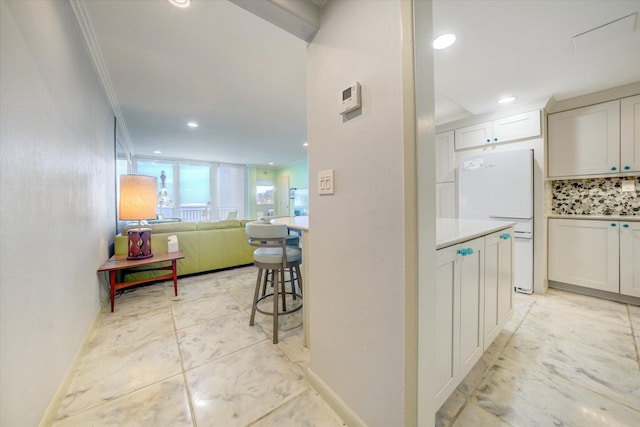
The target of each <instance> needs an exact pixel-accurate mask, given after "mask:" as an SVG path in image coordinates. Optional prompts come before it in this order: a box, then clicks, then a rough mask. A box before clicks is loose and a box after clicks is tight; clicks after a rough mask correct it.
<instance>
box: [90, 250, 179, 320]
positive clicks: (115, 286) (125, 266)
mask: <svg viewBox="0 0 640 427" xmlns="http://www.w3.org/2000/svg"><path fill="white" fill-rule="evenodd" d="M183 258H184V255H183V254H182V252H172V253H154V254H153V256H152V257H151V258H146V259H141V260H130V259H127V256H126V255H114V256H112V257H111V258H109V260H108V261H107V262H105V263H104V264H102V265H101V266H100V268H99V269H98V273H100V272H103V271H108V272H109V296H110V298H111V312H113V299H114V296H115V292H116V291H117V290H120V289H125V288H129V287H131V286H135V285H139V284H141V283H147V282H155V281H159V280H169V279H173V289H174V292H175V295H176V296H178V275H177V274H176V261H177V260H179V259H183ZM164 262H171V265H161V266H156V265H153V264H158V263H164ZM144 266H150V267H148V268H139V267H144ZM134 268H135V271H136V272H139V271H149V270H168V271H171V273H167V274H164V275H162V276H157V277H152V278H149V279H143V280H134V281H131V282H120V283H117V282H116V272H118V271H122V273H123V277H124V274H126V273H127V271H126V270H131V269H134Z"/></svg>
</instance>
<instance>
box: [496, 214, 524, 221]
mask: <svg viewBox="0 0 640 427" xmlns="http://www.w3.org/2000/svg"><path fill="white" fill-rule="evenodd" d="M489 218H493V219H520V220H531V219H533V218H532V217H530V216H526V217H525V216H500V215H489Z"/></svg>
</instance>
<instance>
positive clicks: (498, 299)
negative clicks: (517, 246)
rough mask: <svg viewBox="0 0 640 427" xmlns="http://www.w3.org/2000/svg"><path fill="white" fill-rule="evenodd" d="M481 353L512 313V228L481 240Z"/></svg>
mask: <svg viewBox="0 0 640 427" xmlns="http://www.w3.org/2000/svg"><path fill="white" fill-rule="evenodd" d="M484 242H485V254H484V350H486V349H487V348H488V347H489V346H490V345H491V343H492V342H493V340H494V339H495V338H496V337H497V336H498V334H499V333H500V331H501V330H502V327H503V326H504V324H505V323H506V321H507V320H508V319H509V318H510V316H511V314H512V313H513V292H514V291H513V287H514V281H513V228H511V229H509V230H504V231H499V232H497V233H493V234H490V235H488V236H486V237H485V240H484Z"/></svg>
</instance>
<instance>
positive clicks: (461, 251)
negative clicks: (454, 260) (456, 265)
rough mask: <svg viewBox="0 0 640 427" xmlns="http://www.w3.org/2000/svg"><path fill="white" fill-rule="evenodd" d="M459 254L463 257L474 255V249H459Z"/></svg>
mask: <svg viewBox="0 0 640 427" xmlns="http://www.w3.org/2000/svg"><path fill="white" fill-rule="evenodd" d="M458 253H459V254H460V255H462V256H467V255H471V254H472V253H473V249H471V248H462V249H458Z"/></svg>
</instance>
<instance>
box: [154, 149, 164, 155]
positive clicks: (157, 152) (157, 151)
mask: <svg viewBox="0 0 640 427" xmlns="http://www.w3.org/2000/svg"><path fill="white" fill-rule="evenodd" d="M153 154H162V151H160V150H153Z"/></svg>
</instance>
